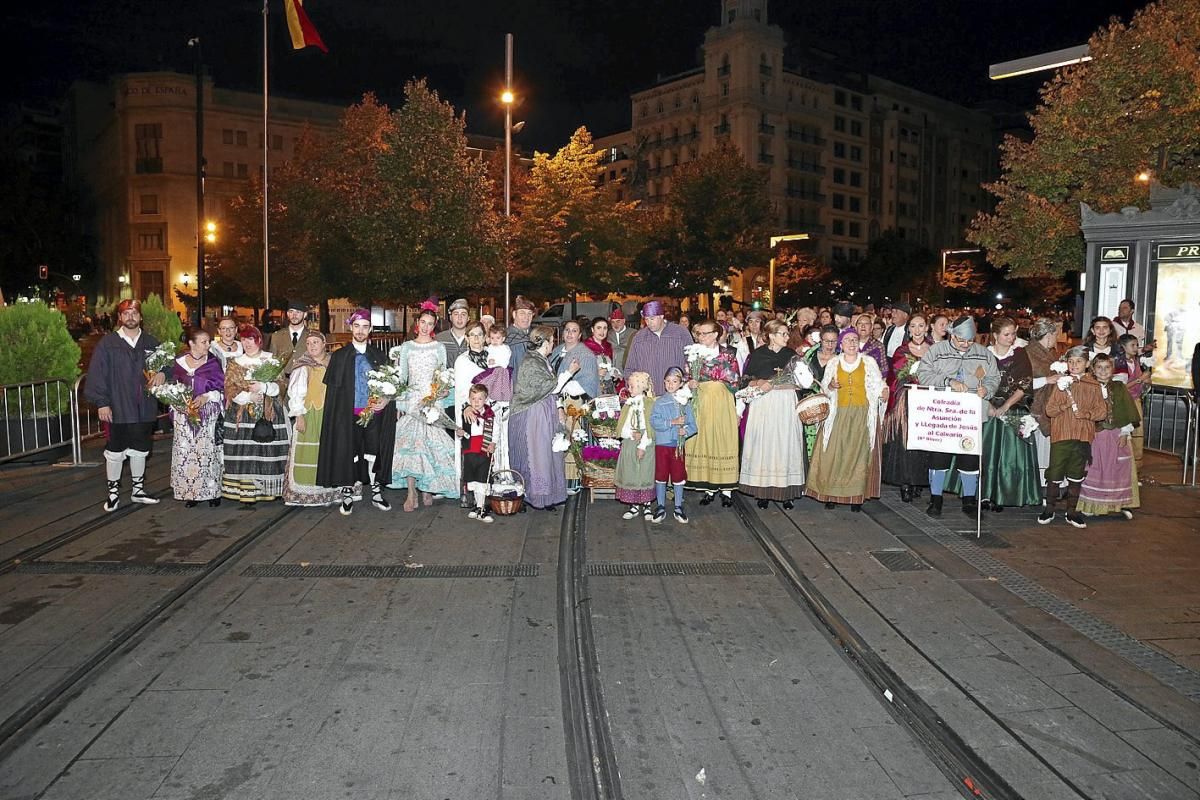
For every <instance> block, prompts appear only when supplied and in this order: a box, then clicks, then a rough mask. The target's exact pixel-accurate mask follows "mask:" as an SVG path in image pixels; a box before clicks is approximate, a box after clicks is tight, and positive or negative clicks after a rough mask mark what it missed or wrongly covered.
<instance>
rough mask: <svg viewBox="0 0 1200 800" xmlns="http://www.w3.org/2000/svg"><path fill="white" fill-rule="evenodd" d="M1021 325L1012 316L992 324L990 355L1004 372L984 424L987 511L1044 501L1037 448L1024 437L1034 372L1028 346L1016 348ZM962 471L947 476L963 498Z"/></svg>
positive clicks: (949, 487) (983, 487)
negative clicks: (1023, 427)
mask: <svg viewBox="0 0 1200 800" xmlns="http://www.w3.org/2000/svg"><path fill="white" fill-rule="evenodd" d="M1016 339H1017V323H1016V322H1015V321H1014V320H1012V319H1009V318H1008V317H996V318H995V319H993V320H992V344H991V345H989V346H988V351H989V352H991V354H992V355H993V356H995V357H996V364H997V366H999V368H1000V387H999V388H998V389H997V390H996V393H995V394H994V395H992V397H991V404H990V405H989V406H988V417H987V419H986V420H984V423H983V451H982V453H983V456H982V462H983V463H982V464H981V467H980V468H981V470H982V477H981V478H980V485H979V497H980V498H981V500H980V502H981V503H982V504H983V508H984V509H985V510H986V509H988V508H990V509H991V510H992V511H1003V510H1004V507H1005V506H1031V505H1036V504H1038V503H1041V501H1042V485H1041V481H1040V480H1039V478H1038V461H1037V446H1036V445H1035V444H1034V443H1033V440H1032V439H1025V438H1022V437H1021V434H1020V433H1019V430H1020V427H1021V418H1022V417H1024V416H1025V414H1026V413H1027V411H1028V409H1029V400H1028V398H1029V394H1027V392H1028V390H1030V389H1031V387H1032V384H1033V372H1032V367H1031V366H1030V363H1029V356H1028V355H1027V354H1026V353H1025V348H1023V347H1016V346H1015V343H1016ZM958 487H959V482H958V471H957V470H954V469H952V470H951V471H950V473H949V474H947V476H946V489H947V490H948V491H951V492H954V493H955V494H959V493H960V492H959V489H958Z"/></svg>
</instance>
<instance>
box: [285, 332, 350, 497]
mask: <svg viewBox="0 0 1200 800" xmlns="http://www.w3.org/2000/svg"><path fill="white" fill-rule="evenodd" d="M291 366H292V375H291V377H290V378H289V379H288V390H287V396H288V416H290V417H291V418H292V432H293V436H292V449H291V452H290V453H288V468H287V481H285V482H284V485H283V502H284V504H285V505H289V506H327V505H330V504H332V503H334V502H336V501H337V499H338V495H339V492H338V489H337V487H332V486H320V485H318V484H317V460H318V458H317V456H318V454H319V453H320V451H321V429H322V427H323V425H324V422H325V371H326V369H327V368H328V367H329V354H328V353H327V352H325V334H323V333H321V332H320V331H317V330H310V331H309V332H308V333H306V334H304V354H303V355H300V356H295V355H294V356H292V361H291Z"/></svg>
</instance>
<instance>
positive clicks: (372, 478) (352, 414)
mask: <svg viewBox="0 0 1200 800" xmlns="http://www.w3.org/2000/svg"><path fill="white" fill-rule="evenodd" d="M348 322H349V325H350V336H351V340H350V343H349V344H348V345H346V346H345V347H343V348H341V349H340V350H335V351H334V352H333V355H331V356H330V357H329V366H328V367H327V368H326V370H325V386H326V390H325V419H324V423H323V424H322V427H321V447H320V449H319V450H318V451H317V484H318V485H319V486H329V487H333V488H337V487H341V490H342V505H341V508H340V509H339V510H340V511H341V513H342V514H343V515H346V516H349V515H350V514H351V513H353V511H354V500H355V497H354V483H355V482H356V481H361V482H362V483H363V484H364V485H366V486H370V489H371V505H373V506H375V507H376V508H378V509H379V510H380V511H388V510H390V509H391V507H392V505H391V503H389V502H388V501H387V499H386V498H385V497H384V496H383V487H384V486H386V485H387V484H388V483H390V482H391V479H392V451H393V450H394V449H395V447H396V409H395V407H394V406H392V401H391V400H385V399H378V398H377V399H376V400H375V401H374V402H371V401H370V400H369V399H368V398H369V396H370V393H369V392H368V390H367V372H368V371H369V370H373V369H378V368H379V367H380V366H381V365H382V364H384V363H385V362H386V361H387V356H385V355H384V353H383V350H381V349H379V348H378V347H376V346H375V345H373V344H371V343H370V341H369V340H370V336H371V312H369V311H367V310H366V309H364V308H360V309H358V310H356V311H355V312H354V313H353V314H351V315H350V318H349V320H348ZM368 406H369V407H370V408H371V409H372V411H374V415H373V416H372V417H371V421H370V422H369V423H367V425H366V426H365V427H364V426H362V425H359V424H358V416H359V414H360V413H361V412H362V411H363V409H364V408H367V407H368Z"/></svg>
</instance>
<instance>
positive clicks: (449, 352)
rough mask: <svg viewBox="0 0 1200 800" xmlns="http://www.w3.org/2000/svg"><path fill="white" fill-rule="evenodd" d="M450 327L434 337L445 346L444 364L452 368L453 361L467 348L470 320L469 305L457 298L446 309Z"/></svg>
mask: <svg viewBox="0 0 1200 800" xmlns="http://www.w3.org/2000/svg"><path fill="white" fill-rule="evenodd" d="M446 313H447V315H448V316H449V318H450V327H449V328H448V329H447V330H444V331H442V332H441V333H439V334H438V335H437V336H435V337H434V339H436V340H437V341H439V342H441V343H442V346H443V347H445V348H446V366H448V367H449V368H450V369H454V362H455V361H457V360H458V357H459V356H460V355H462V354H463V353H464V352H466V349H467V323H468V322H470V321H471V306H470V305H468V304H467V301H466V300H464V299H463V298H461V297H460V298H459V299H457V300H455V301H454V302H453V303H451V304H450V306H449V308H447V309H446Z"/></svg>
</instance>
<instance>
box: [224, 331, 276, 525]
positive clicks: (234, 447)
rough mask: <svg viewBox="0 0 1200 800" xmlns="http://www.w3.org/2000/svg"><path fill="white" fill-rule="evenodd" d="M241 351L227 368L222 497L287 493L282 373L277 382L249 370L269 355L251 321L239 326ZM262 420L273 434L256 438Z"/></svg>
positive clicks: (249, 498) (252, 499) (245, 499)
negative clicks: (254, 375)
mask: <svg viewBox="0 0 1200 800" xmlns="http://www.w3.org/2000/svg"><path fill="white" fill-rule="evenodd" d="M238 339H239V340H240V342H241V345H242V355H240V356H237V357H236V358H231V359H229V361H227V362H226V364H227V366H226V370H225V445H224V453H225V477H224V478H223V479H222V481H221V494H222V496H224V497H226V498H228V499H230V500H237V501H238V502H240V503H246V504H250V503H257V502H258V501H260V500H275V499H276V498H278V497H279V496H280V495H281V494H283V483H284V477H285V475H286V474H287V460H288V440H289V436H288V424H287V411H286V410H285V409H284V407H283V402H282V401H281V400H280V395H281V394H282V393H283V387H284V381H286V378H285V377H284V376H283V373H282V372H280V373H279V377H278V378H276V379H275V380H274V381H269V382H263V381H256V380H254V379H253V378H252V377H251V375H252V374H253V372H254V369H255V368H256V367H259V366H261V365H262V364H263V362H265V361H266V360H267V359H269V358H271V354H270V353H268V352H266V351H265V350H263V349H262V333H261V332H260V331H259V330H258V328H256V327H254V326H253V325H243V326H242V327H241V328H239V329H238ZM259 419H265V420H266V421H267V422H268V423H269V424H270V426H271V438H270V440H268V441H265V442H259V441H255V439H254V427H255V425H256V424H257V422H258V420H259Z"/></svg>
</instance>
